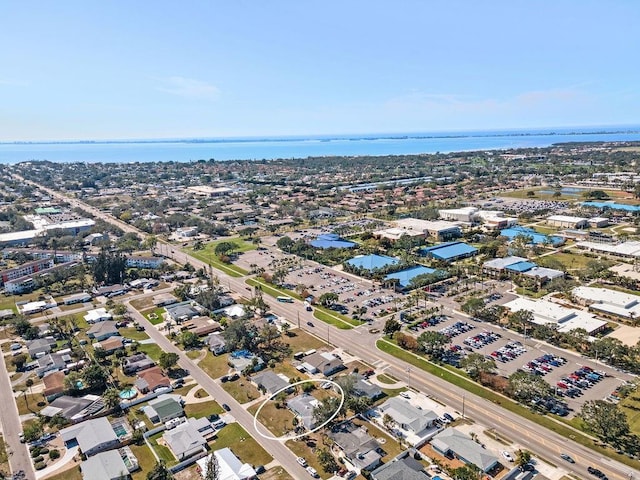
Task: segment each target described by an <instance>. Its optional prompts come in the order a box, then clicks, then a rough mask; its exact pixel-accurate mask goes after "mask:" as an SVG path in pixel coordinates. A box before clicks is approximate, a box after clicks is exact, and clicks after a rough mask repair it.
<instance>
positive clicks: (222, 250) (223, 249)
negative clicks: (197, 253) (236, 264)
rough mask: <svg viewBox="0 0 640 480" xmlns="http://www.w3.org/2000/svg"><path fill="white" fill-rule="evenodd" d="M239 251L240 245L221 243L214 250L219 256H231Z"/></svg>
mask: <svg viewBox="0 0 640 480" xmlns="http://www.w3.org/2000/svg"><path fill="white" fill-rule="evenodd" d="M237 249H238V244H237V243H234V242H220V243H218V244H217V245H216V247H215V248H214V250H213V251H214V253H215V254H216V255H217V256H219V257H220V256H222V255H231V254H232V253H233V252H234V251H236V250H237Z"/></svg>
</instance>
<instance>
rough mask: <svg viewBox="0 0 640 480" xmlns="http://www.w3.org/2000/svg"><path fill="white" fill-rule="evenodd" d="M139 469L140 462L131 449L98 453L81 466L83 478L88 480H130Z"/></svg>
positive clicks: (123, 448) (124, 448)
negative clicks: (132, 474) (131, 474)
mask: <svg viewBox="0 0 640 480" xmlns="http://www.w3.org/2000/svg"><path fill="white" fill-rule="evenodd" d="M138 468H140V467H139V465H138V460H137V459H136V457H135V455H134V454H133V452H132V451H131V449H130V448H129V447H122V448H119V449H117V450H109V451H106V452H101V453H98V454H96V455H94V456H92V457H89V458H87V459H86V460H85V461H83V462H82V463H81V464H80V471H81V472H82V478H85V479H87V480H89V479H90V480H122V479H127V480H128V479H130V478H131V476H130V475H129V474H130V473H131V472H134V471H136V470H138Z"/></svg>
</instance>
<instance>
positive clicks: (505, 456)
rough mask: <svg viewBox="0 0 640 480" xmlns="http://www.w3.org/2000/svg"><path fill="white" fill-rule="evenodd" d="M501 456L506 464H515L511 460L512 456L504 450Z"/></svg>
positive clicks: (512, 459) (513, 460)
mask: <svg viewBox="0 0 640 480" xmlns="http://www.w3.org/2000/svg"><path fill="white" fill-rule="evenodd" d="M502 456H503V457H504V459H505V460H506V461H507V462H512V463H513V462H515V459H514V458H513V455H511V454H510V453H509V452H507V451H506V450H503V451H502Z"/></svg>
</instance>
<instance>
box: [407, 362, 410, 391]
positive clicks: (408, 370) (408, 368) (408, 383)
mask: <svg viewBox="0 0 640 480" xmlns="http://www.w3.org/2000/svg"><path fill="white" fill-rule="evenodd" d="M407 374H408V382H407V385H408V386H409V389H411V367H407Z"/></svg>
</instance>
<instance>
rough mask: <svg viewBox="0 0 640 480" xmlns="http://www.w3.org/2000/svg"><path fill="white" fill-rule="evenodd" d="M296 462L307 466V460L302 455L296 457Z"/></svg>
mask: <svg viewBox="0 0 640 480" xmlns="http://www.w3.org/2000/svg"><path fill="white" fill-rule="evenodd" d="M296 462H298V463H299V464H300V465H301V466H303V467H306V466H307V461H306V460H305V459H304V458H302V457H298V458H296Z"/></svg>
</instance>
